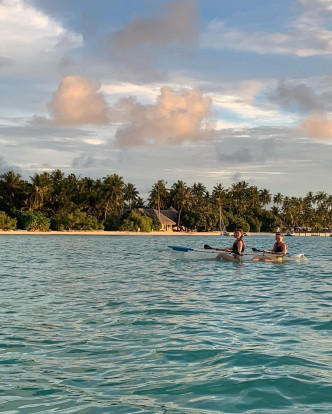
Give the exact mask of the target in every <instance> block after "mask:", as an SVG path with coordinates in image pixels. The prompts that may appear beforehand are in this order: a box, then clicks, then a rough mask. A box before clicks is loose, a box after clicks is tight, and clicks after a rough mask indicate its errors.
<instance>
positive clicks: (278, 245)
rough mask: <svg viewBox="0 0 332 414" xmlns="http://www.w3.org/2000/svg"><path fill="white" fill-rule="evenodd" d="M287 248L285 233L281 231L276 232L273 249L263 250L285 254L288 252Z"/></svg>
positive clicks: (280, 254)
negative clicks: (284, 239) (284, 238)
mask: <svg viewBox="0 0 332 414" xmlns="http://www.w3.org/2000/svg"><path fill="white" fill-rule="evenodd" d="M287 248H288V246H287V244H286V243H285V242H284V241H283V235H282V234H281V233H276V242H275V243H274V245H273V248H272V250H263V252H264V253H275V254H278V255H279V256H284V255H285V254H286V253H287Z"/></svg>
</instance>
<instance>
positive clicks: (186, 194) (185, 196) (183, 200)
mask: <svg viewBox="0 0 332 414" xmlns="http://www.w3.org/2000/svg"><path fill="white" fill-rule="evenodd" d="M170 195H171V199H172V200H173V202H174V205H175V206H176V208H177V210H178V222H177V226H178V227H179V226H180V220H181V213H182V211H183V209H184V207H186V206H187V205H189V203H190V201H191V189H190V187H188V186H187V184H186V183H185V182H183V181H182V180H178V181H177V182H176V183H174V184H173V185H172V188H171V194H170Z"/></svg>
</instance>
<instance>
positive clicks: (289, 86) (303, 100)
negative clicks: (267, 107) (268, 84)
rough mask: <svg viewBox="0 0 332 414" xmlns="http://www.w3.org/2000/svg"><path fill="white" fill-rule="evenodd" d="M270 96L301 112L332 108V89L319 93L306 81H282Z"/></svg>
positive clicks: (272, 99)
mask: <svg viewBox="0 0 332 414" xmlns="http://www.w3.org/2000/svg"><path fill="white" fill-rule="evenodd" d="M268 98H269V99H270V100H271V101H272V102H274V103H277V104H278V105H280V106H282V107H284V108H286V109H290V110H299V111H301V112H313V111H323V110H331V109H332V92H331V91H325V92H322V93H319V92H316V91H315V90H314V89H313V88H312V87H310V86H308V85H306V84H305V83H298V82H285V81H281V82H279V85H278V87H277V89H276V90H275V91H274V92H272V93H270V94H269V95H268Z"/></svg>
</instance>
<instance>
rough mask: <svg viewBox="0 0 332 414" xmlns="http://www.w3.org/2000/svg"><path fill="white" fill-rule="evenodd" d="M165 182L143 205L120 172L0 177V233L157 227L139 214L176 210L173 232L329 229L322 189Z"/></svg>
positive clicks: (330, 213)
mask: <svg viewBox="0 0 332 414" xmlns="http://www.w3.org/2000/svg"><path fill="white" fill-rule="evenodd" d="M166 184H167V183H166V182H165V181H163V180H159V181H157V182H156V183H155V184H153V186H152V188H151V191H150V192H149V194H150V195H149V198H148V200H147V202H146V203H144V201H143V199H142V198H141V197H140V195H139V192H138V191H137V189H136V187H135V185H134V184H132V183H127V184H126V183H125V182H124V181H123V179H122V177H120V176H119V175H117V174H112V175H108V176H106V177H104V178H102V179H95V180H94V179H91V178H89V177H76V176H75V174H70V175H68V176H65V175H64V173H63V172H62V171H60V170H54V171H53V172H51V173H48V172H43V173H40V174H38V173H35V175H34V176H33V177H30V180H24V179H22V177H21V176H20V175H19V174H16V173H15V172H13V171H8V172H6V173H4V174H2V175H1V176H0V228H1V229H5V230H10V229H14V228H19V229H25V230H29V231H36V230H42V231H47V230H104V229H105V230H131V231H152V230H158V229H160V223H159V221H158V219H156V217H154V216H151V215H149V214H148V213H147V212H144V211H141V210H138V208H141V207H151V208H155V209H157V210H158V211H159V212H160V210H162V209H167V208H169V207H171V206H172V207H174V208H175V209H176V210H177V211H178V222H177V226H185V227H186V228H188V229H192V230H197V231H210V230H226V229H227V230H229V231H232V230H234V229H235V228H236V227H242V228H243V229H244V231H253V232H258V231H275V230H276V229H277V228H281V227H283V228H286V229H287V228H293V227H296V226H298V227H310V228H311V229H312V230H314V231H321V230H322V229H323V228H330V227H331V226H332V196H331V195H328V194H327V193H325V192H323V191H319V192H317V193H315V194H313V193H311V192H309V193H308V194H307V195H306V196H305V197H284V196H283V195H282V194H280V193H278V194H276V195H274V196H272V194H270V192H269V190H267V189H262V190H259V189H258V188H257V187H255V186H250V185H249V184H248V183H247V182H245V181H240V182H237V183H234V184H232V185H231V187H230V188H224V187H223V186H222V184H217V185H216V186H215V187H214V188H213V190H212V192H211V193H210V192H209V191H207V189H206V187H205V186H204V184H202V183H195V184H193V185H192V186H188V185H187V184H186V183H185V182H183V181H181V180H179V181H177V182H176V183H174V184H173V185H172V186H171V187H170V188H167V186H166Z"/></svg>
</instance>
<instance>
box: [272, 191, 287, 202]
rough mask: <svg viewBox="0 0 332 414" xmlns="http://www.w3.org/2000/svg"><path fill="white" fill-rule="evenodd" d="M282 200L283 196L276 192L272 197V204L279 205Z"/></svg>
mask: <svg viewBox="0 0 332 414" xmlns="http://www.w3.org/2000/svg"><path fill="white" fill-rule="evenodd" d="M283 201H284V196H283V195H282V194H281V193H277V194H276V195H275V196H274V197H273V202H274V204H278V205H281V204H282V203H283Z"/></svg>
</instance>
